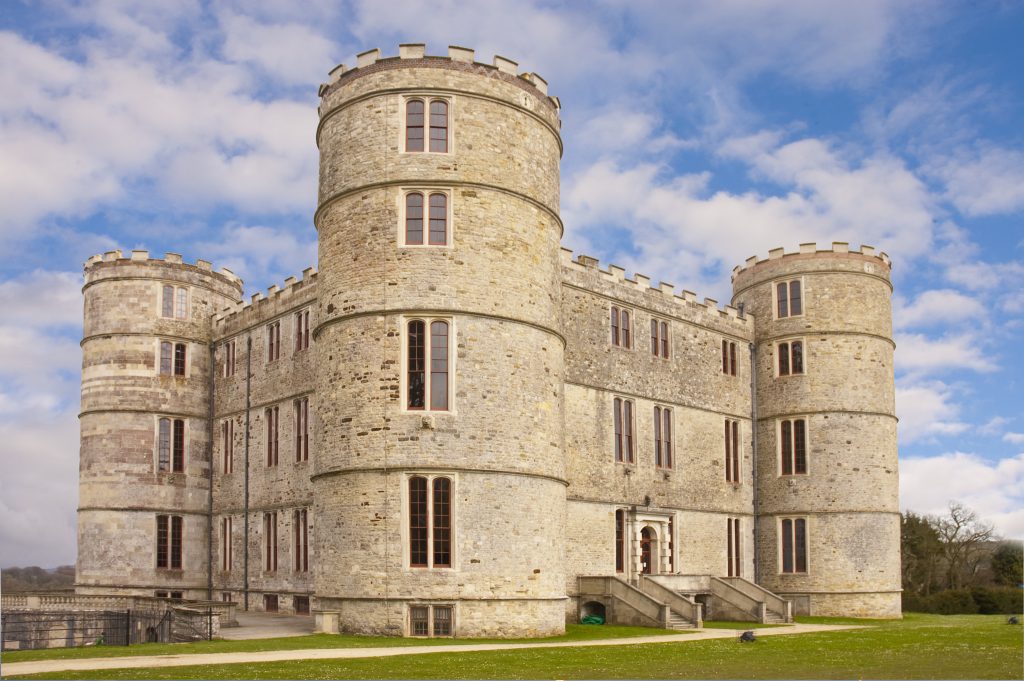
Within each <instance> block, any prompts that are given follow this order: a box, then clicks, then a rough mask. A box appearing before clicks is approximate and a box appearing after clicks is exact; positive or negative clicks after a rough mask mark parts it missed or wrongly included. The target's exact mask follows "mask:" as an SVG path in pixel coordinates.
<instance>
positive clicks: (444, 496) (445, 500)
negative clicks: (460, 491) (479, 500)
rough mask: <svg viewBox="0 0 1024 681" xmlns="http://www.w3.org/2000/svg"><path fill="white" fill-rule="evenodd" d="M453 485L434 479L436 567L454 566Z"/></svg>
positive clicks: (443, 479) (448, 481)
mask: <svg viewBox="0 0 1024 681" xmlns="http://www.w3.org/2000/svg"><path fill="white" fill-rule="evenodd" d="M451 491H452V483H451V480H449V479H448V478H434V523H433V525H434V528H433V529H434V532H433V534H434V536H433V545H434V567H451V565H452V515H451V510H452V500H451Z"/></svg>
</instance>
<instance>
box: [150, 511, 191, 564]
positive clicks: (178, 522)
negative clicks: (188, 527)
mask: <svg viewBox="0 0 1024 681" xmlns="http://www.w3.org/2000/svg"><path fill="white" fill-rule="evenodd" d="M183 525H184V520H183V519H182V517H181V516H180V515H158V516H157V517H156V566H157V568H158V569H163V570H180V569H181V553H182V541H183V536H182V535H183Z"/></svg>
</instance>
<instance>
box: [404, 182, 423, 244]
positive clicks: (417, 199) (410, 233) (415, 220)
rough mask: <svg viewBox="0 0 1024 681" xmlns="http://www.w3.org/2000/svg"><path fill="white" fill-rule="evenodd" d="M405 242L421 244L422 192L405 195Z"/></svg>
mask: <svg viewBox="0 0 1024 681" xmlns="http://www.w3.org/2000/svg"><path fill="white" fill-rule="evenodd" d="M405 243H406V245H408V246H420V245H422V244H423V194H420V193H419V192H412V193H410V194H406V195H405Z"/></svg>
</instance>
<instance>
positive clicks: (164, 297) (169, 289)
mask: <svg viewBox="0 0 1024 681" xmlns="http://www.w3.org/2000/svg"><path fill="white" fill-rule="evenodd" d="M160 296H161V297H160V314H161V316H163V317H173V316H174V287H173V286H171V285H170V284H165V285H164V287H163V289H162V291H161V294H160Z"/></svg>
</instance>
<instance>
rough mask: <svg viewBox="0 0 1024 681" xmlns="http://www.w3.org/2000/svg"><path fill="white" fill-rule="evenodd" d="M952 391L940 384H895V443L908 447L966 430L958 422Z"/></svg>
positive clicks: (928, 382)
mask: <svg viewBox="0 0 1024 681" xmlns="http://www.w3.org/2000/svg"><path fill="white" fill-rule="evenodd" d="M954 398H955V395H954V392H953V389H952V388H951V387H950V386H948V385H946V384H945V383H942V382H941V381H927V382H916V383H908V382H905V381H898V382H897V384H896V415H897V416H898V417H899V419H900V423H899V430H898V432H899V440H900V443H901V444H909V443H912V442H916V441H918V440H924V439H931V438H935V437H936V436H943V435H957V434H959V433H962V432H964V431H966V430H967V429H968V428H969V427H970V426H969V425H968V424H967V423H964V422H963V421H961V420H960V407H959V405H958V404H957V403H956V401H955V399H954Z"/></svg>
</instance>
